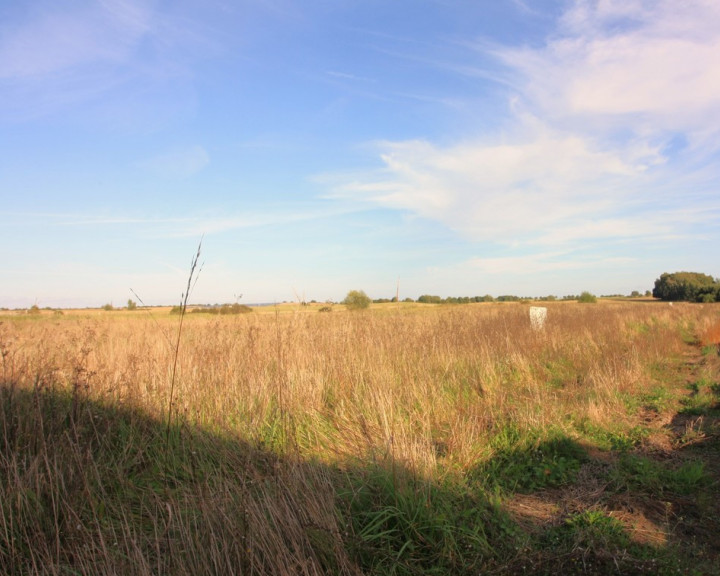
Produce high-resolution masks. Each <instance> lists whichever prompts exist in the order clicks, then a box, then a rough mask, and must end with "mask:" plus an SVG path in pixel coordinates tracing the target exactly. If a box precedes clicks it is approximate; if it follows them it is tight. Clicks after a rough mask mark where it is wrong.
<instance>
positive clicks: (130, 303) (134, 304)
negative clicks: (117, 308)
mask: <svg viewBox="0 0 720 576" xmlns="http://www.w3.org/2000/svg"><path fill="white" fill-rule="evenodd" d="M127 309H128V310H137V302H133V301H132V300H128V304H127Z"/></svg>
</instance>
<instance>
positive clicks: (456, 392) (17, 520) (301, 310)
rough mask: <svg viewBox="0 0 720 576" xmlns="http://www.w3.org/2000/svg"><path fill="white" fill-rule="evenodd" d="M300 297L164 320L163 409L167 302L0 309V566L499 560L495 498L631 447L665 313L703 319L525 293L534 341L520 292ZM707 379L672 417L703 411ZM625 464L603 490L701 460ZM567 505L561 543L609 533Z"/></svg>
mask: <svg viewBox="0 0 720 576" xmlns="http://www.w3.org/2000/svg"><path fill="white" fill-rule="evenodd" d="M322 306H323V305H321V304H317V305H311V306H298V305H291V304H285V305H281V306H278V307H272V306H271V307H263V308H262V309H257V310H255V311H254V312H252V313H247V314H241V315H235V316H208V315H202V314H189V315H187V316H186V317H185V319H184V326H183V330H182V334H181V340H180V344H179V348H178V355H177V365H176V366H175V370H174V373H175V375H174V390H173V396H174V398H173V402H172V405H171V404H170V402H169V400H170V393H171V383H172V382H173V359H174V353H175V349H174V345H175V342H174V337H175V336H174V335H175V334H177V321H178V319H177V316H172V315H170V314H169V311H168V310H162V311H160V310H155V311H152V314H153V318H150V317H149V316H148V315H147V313H146V312H143V311H140V310H138V311H133V312H121V311H112V312H102V313H95V314H84V313H83V314H81V313H77V314H73V313H67V314H63V315H61V316H60V315H51V314H40V315H33V317H32V318H29V317H27V316H25V317H20V316H13V315H6V316H4V317H3V318H2V322H0V344H1V346H0V351H1V352H2V371H1V374H2V379H3V387H2V392H3V412H2V422H1V424H2V427H3V431H4V445H3V451H2V461H1V462H0V474H1V475H2V477H1V478H0V480H2V484H3V486H4V494H3V496H4V498H3V505H2V506H3V507H2V514H3V519H2V523H1V524H0V571H3V572H6V573H9V574H25V573H61V568H60V567H61V566H64V567H67V568H68V569H70V568H72V569H74V570H76V571H79V572H81V573H91V571H90V569H89V567H90V566H91V565H93V566H98V568H97V570H96V572H94V573H105V574H111V573H117V572H118V571H120V572H123V573H127V574H151V573H174V574H199V573H208V574H209V573H239V572H240V571H243V570H245V571H248V572H249V573H252V572H255V573H307V574H313V573H317V574H321V573H328V572H330V573H358V572H359V571H361V570H362V571H364V572H368V571H369V572H373V573H419V572H423V573H428V572H429V571H432V569H433V567H435V568H437V569H436V572H437V573H477V571H478V570H481V569H483V567H489V566H495V567H496V568H497V567H498V566H502V565H503V563H504V562H508V564H507V566H511V565H513V564H512V562H511V561H510V560H511V557H513V554H516V553H517V550H519V549H523V547H526V546H528V542H529V541H528V536H527V535H525V534H523V533H522V531H520V530H519V529H518V527H517V526H515V524H514V523H513V521H512V520H511V519H510V518H509V517H508V516H507V515H506V514H505V513H504V512H503V504H502V502H503V498H511V497H512V495H513V494H514V493H516V492H532V491H537V490H540V489H545V488H549V489H552V488H562V487H563V486H568V485H572V484H573V483H574V482H576V480H577V475H578V472H579V471H580V469H581V467H582V465H583V464H584V463H585V462H587V460H588V457H589V456H588V450H589V449H591V448H596V449H598V450H601V451H618V452H622V453H628V452H629V451H631V450H633V449H634V448H635V447H637V446H639V445H640V444H642V442H643V441H644V439H645V438H646V437H647V431H646V429H645V428H644V426H645V424H644V420H643V417H644V416H645V415H646V414H647V413H648V411H651V412H652V411H654V412H661V411H663V410H667V409H669V407H671V406H674V405H676V404H677V406H678V407H679V408H682V406H683V405H682V404H680V399H681V398H680V396H679V394H680V393H679V392H678V391H677V390H678V388H677V386H675V383H674V382H673V381H672V376H671V373H672V370H674V369H675V367H676V366H677V365H678V362H680V361H681V359H682V357H683V354H684V353H685V352H686V350H687V346H688V343H687V342H686V340H687V338H685V340H684V335H685V334H686V333H687V330H688V326H693V327H694V328H693V329H694V330H696V331H698V332H701V331H702V330H705V329H706V327H707V326H710V325H712V323H713V322H715V321H716V318H717V316H712V315H708V313H707V310H708V309H710V310H713V309H712V308H711V307H706V308H705V309H703V308H700V307H695V306H682V305H677V306H674V307H668V306H664V305H661V304H652V303H619V302H618V303H616V302H603V301H601V302H599V303H598V304H597V305H595V306H582V305H579V304H577V303H555V304H553V303H549V304H547V307H548V317H547V322H546V325H545V329H544V330H542V331H537V330H533V329H532V328H531V325H530V321H529V317H528V307H527V306H525V305H520V304H486V303H484V304H471V305H461V306H431V305H417V304H405V303H401V304H395V303H391V304H385V305H381V306H377V305H375V306H373V307H371V308H370V310H366V311H360V312H350V311H346V310H344V308H343V307H342V306H335V307H333V311H332V313H330V314H320V313H318V310H319V309H320V307H322ZM708 378H709V377H708ZM713 384H714V382H713V381H710V380H708V379H707V378H706V379H705V380H702V381H700V382H698V383H697V392H698V394H697V395H696V399H695V400H693V399H692V398H693V397H692V396H691V397H690V399H689V400H685V402H686V403H685V405H684V406H685V409H686V410H691V409H692V410H696V411H700V412H698V413H705V412H702V411H706V410H707V409H709V406H710V405H709V404H708V403H709V402H710V401H711V400H712V399H714V398H715V390H714V388H713ZM680 390H681V391H682V388H680ZM686 391H687V390H686ZM693 402H694V403H693ZM169 406H170V407H171V414H170V418H168V407H169ZM168 425H170V427H169V428H164V427H166V426H168ZM165 430H167V434H168V443H169V444H170V448H171V449H170V450H163V449H162V447H163V431H165ZM628 458H630V459H623V460H621V462H620V464H621V465H619V466H618V468H617V470H616V474H615V476H613V477H612V479H613V482H615V484H616V486H618V487H619V486H631V487H638V486H640V487H646V488H647V489H648V490H650V489H652V487H653V486H654V485H655V484H653V483H654V482H656V481H660V480H662V481H667V482H670V481H672V482H673V483H674V484H673V485H677V486H678V487H679V488H677V490H678V491H680V490H683V492H682V493H683V494H684V493H686V491H687V492H692V491H693V490H695V489H696V488H697V489H699V487H703V486H705V485H706V482H705V476H704V470H703V469H702V468H701V467H697V466H695V467H693V465H687V466H686V467H685V468H682V467H680V468H677V469H673V470H674V471H671V472H668V471H665V470H664V469H661V468H653V467H652V466H653V465H651V464H648V465H647V466H646V465H645V464H642V462H643V460H633V459H632V458H635V457H634V456H633V457H630V456H628ZM643 466H645V468H647V470H646V469H645V468H643ZM658 479H659V480H658ZM618 489H619V488H618ZM643 489H645V488H643ZM578 518H580V519H579V520H577V521H572V522H570V523H569V524H567V526H569V527H570V528H572V530H573V531H574V533H578V534H579V533H580V532H582V534H581V535H579V536H572V538H578V539H579V540H578V541H583V540H582V539H583V538H596V528H597V530H600V532H599V534H600V535H602V533H605V532H608V534H610V533H611V534H610V536H612V538H611V539H612V541H613V542H614V543H615V544H617V543H621V542H622V541H623V540H622V538H618V537H616V536H615V530H616V526H615V524H614V523H612V522H610V521H606V520H603V518H604V517H603V516H597V518H596V517H595V516H593V515H592V514H590V515H587V516H579V517H578ZM570 528H568V529H570ZM561 532H562V531H561ZM563 533H564V532H563ZM588 534H590V535H588ZM597 537H599V536H597ZM594 541H595V540H593V542H594ZM615 544H613V545H615ZM534 545H538V544H537V543H536V544H534ZM513 550H514V551H515V552H513ZM15 566H18V568H13V567H15ZM238 566H239V567H240V568H238ZM443 571H444V572H443Z"/></svg>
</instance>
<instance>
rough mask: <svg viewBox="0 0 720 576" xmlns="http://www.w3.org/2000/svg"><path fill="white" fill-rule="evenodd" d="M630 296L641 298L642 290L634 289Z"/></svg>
mask: <svg viewBox="0 0 720 576" xmlns="http://www.w3.org/2000/svg"><path fill="white" fill-rule="evenodd" d="M630 298H640V292H638V291H637V290H633V291H632V292H630Z"/></svg>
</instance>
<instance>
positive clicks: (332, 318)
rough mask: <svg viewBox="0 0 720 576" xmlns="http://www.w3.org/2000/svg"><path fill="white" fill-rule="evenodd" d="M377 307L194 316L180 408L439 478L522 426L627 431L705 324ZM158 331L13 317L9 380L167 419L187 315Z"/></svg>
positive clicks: (619, 314) (188, 416)
mask: <svg viewBox="0 0 720 576" xmlns="http://www.w3.org/2000/svg"><path fill="white" fill-rule="evenodd" d="M378 308H380V310H371V311H369V312H365V313H337V312H335V313H332V314H316V313H310V312H309V311H308V310H307V309H297V308H296V310H295V311H294V312H293V311H292V309H291V308H286V310H289V312H286V313H282V314H248V315H242V316H238V317H231V318H218V317H211V318H208V317H199V318H198V317H194V316H188V317H186V325H185V327H184V332H183V334H182V342H181V349H180V357H179V361H178V373H177V391H176V393H177V412H178V413H179V414H180V415H181V417H182V418H183V419H184V421H185V422H187V423H190V424H198V425H201V426H204V427H209V428H211V429H213V430H218V431H223V432H225V433H228V432H229V433H231V434H233V435H237V436H238V437H241V438H243V439H245V440H248V441H254V442H258V441H260V442H269V441H270V440H269V435H270V436H271V435H272V434H274V433H280V431H279V430H280V429H282V434H283V435H284V436H283V437H284V438H285V439H286V441H287V442H290V443H291V444H292V445H293V446H294V447H295V448H297V449H298V450H300V452H301V453H302V454H303V456H308V457H313V458H319V459H320V460H322V461H325V462H339V461H342V460H346V459H350V460H352V459H367V458H386V457H388V455H389V452H390V451H391V452H392V457H393V458H395V459H398V460H400V461H402V462H403V464H404V465H406V466H409V467H410V468H411V469H413V470H416V471H418V472H420V471H421V472H422V473H423V474H427V475H430V476H437V475H442V474H443V473H445V472H446V471H448V470H449V469H455V468H458V469H461V470H462V469H465V468H467V467H469V466H473V465H474V464H475V463H476V462H477V460H478V459H479V458H482V457H483V456H486V455H487V454H486V445H487V439H488V437H489V436H491V435H492V434H494V432H495V431H496V430H497V429H498V428H501V427H503V426H504V425H505V424H506V423H508V422H513V424H514V425H515V426H516V427H518V428H519V429H520V430H524V429H535V428H545V427H548V426H555V427H560V428H564V429H567V430H571V429H572V426H573V423H576V422H578V421H589V422H591V423H594V424H598V425H607V424H609V423H611V422H618V420H620V421H621V420H622V419H623V418H625V408H624V406H623V399H624V398H625V396H626V395H628V394H637V393H640V392H642V391H643V390H644V388H645V387H646V385H647V383H648V382H649V379H650V374H649V372H648V366H650V365H651V364H653V363H657V362H662V361H664V360H665V359H666V358H667V357H668V356H670V355H673V354H679V353H680V351H681V347H682V342H681V341H680V340H679V339H677V338H676V337H675V334H676V327H677V325H678V323H679V322H686V323H687V322H689V323H702V322H704V321H705V320H704V317H705V316H707V315H706V314H704V313H703V310H702V309H700V308H698V307H693V306H689V305H688V306H685V307H683V306H675V307H667V306H663V305H660V304H650V303H641V304H629V303H602V304H599V305H580V304H575V303H558V304H554V305H549V314H548V323H547V327H546V329H545V330H544V331H542V332H540V333H537V332H534V331H532V330H531V328H530V323H529V319H528V315H527V308H526V307H525V306H522V305H508V304H476V305H466V306H458V307H452V306H445V307H430V308H427V309H423V310H418V309H417V308H415V309H413V310H412V311H411V312H408V311H407V310H404V309H403V307H402V306H400V307H397V306H396V307H391V306H385V307H378ZM157 320H158V321H157V322H156V321H153V320H151V319H150V318H148V317H147V315H144V314H143V313H142V312H133V313H132V314H117V315H116V314H114V313H107V314H105V315H100V316H95V315H88V316H74V315H70V316H63V317H44V318H42V319H40V320H39V319H33V320H32V321H31V320H29V319H18V320H15V321H13V320H11V321H5V322H3V324H2V325H0V338H2V342H3V345H4V346H5V347H6V348H7V349H8V350H9V352H8V356H7V357H6V358H5V359H4V365H3V370H4V371H5V374H8V375H9V374H14V375H15V376H16V377H19V380H20V381H21V384H23V385H26V386H29V385H31V384H32V382H33V381H34V379H37V378H39V379H40V380H41V381H42V380H44V379H47V380H52V381H53V382H55V383H60V384H61V385H65V386H71V385H72V383H73V382H74V381H77V379H78V378H80V379H81V380H82V381H83V382H84V385H86V386H87V389H88V393H89V394H90V396H91V397H92V398H94V399H98V400H101V401H103V402H108V403H113V404H116V405H117V404H120V405H122V404H129V405H132V406H133V407H136V408H141V409H142V410H143V411H144V412H145V413H147V414H148V415H150V416H153V417H157V418H162V412H163V410H164V409H166V408H167V402H168V393H169V389H168V386H169V380H170V372H169V371H170V368H171V366H170V361H169V358H170V356H171V352H172V350H171V346H170V343H169V342H170V341H172V338H173V330H174V329H175V327H176V322H177V318H176V317H175V318H173V317H171V316H162V317H157ZM650 328H652V329H650ZM273 427H279V428H278V430H275V432H273ZM439 446H441V447H442V448H440V449H438V447H439ZM439 452H440V453H439ZM439 458H441V459H442V463H441V464H439V460H438V459H439Z"/></svg>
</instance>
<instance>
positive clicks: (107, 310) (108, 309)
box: [102, 302, 115, 312]
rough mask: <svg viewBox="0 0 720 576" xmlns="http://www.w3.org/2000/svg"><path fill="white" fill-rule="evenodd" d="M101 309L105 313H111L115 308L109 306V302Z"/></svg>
mask: <svg viewBox="0 0 720 576" xmlns="http://www.w3.org/2000/svg"><path fill="white" fill-rule="evenodd" d="M102 309H103V310H105V311H106V312H110V311H112V310H115V308H114V307H113V305H112V304H110V303H109V302H108V303H107V304H105V305H103V307H102Z"/></svg>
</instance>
